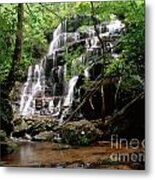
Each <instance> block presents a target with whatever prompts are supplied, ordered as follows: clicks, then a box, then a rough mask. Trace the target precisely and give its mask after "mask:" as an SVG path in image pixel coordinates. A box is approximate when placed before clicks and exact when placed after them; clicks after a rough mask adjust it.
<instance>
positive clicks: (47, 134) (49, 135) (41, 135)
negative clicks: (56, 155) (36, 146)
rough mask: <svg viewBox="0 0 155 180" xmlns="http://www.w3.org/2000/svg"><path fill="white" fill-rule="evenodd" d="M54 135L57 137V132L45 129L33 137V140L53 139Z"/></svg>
mask: <svg viewBox="0 0 155 180" xmlns="http://www.w3.org/2000/svg"><path fill="white" fill-rule="evenodd" d="M54 137H55V133H53V132H52V131H50V132H48V131H44V132H40V133H39V134H37V135H35V136H34V137H33V140H34V141H53V139H54Z"/></svg>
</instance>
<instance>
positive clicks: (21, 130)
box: [12, 117, 58, 139]
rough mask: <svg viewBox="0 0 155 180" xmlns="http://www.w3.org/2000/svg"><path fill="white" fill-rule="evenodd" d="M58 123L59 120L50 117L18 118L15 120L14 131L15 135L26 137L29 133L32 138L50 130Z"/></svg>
mask: <svg viewBox="0 0 155 180" xmlns="http://www.w3.org/2000/svg"><path fill="white" fill-rule="evenodd" d="M57 125H58V122H57V121H53V120H52V119H51V118H49V117H45V118H43V117H41V118H39V117H33V118H29V119H23V118H20V117H18V118H16V119H14V120H13V126H14V131H13V133H12V136H13V137H17V138H18V137H23V138H24V137H25V134H29V135H30V136H31V137H32V139H33V137H35V136H36V135H38V134H40V133H42V132H46V131H47V132H50V131H51V130H53V129H54V127H55V126H57Z"/></svg>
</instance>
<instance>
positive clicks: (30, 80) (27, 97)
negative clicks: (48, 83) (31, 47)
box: [20, 62, 45, 116]
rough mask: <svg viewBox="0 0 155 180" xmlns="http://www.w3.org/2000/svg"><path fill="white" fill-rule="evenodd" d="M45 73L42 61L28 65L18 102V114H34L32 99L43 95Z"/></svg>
mask: <svg viewBox="0 0 155 180" xmlns="http://www.w3.org/2000/svg"><path fill="white" fill-rule="evenodd" d="M44 93H45V75H44V69H43V67H42V62H41V63H40V64H36V65H35V66H34V67H33V66H29V69H28V77H27V81H26V83H25V84H24V87H23V92H22V95H21V102H20V114H21V115H23V116H28V115H33V114H34V111H35V109H34V105H33V100H34V98H35V97H37V96H38V95H39V96H44Z"/></svg>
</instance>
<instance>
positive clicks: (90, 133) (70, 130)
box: [60, 120, 103, 145]
mask: <svg viewBox="0 0 155 180" xmlns="http://www.w3.org/2000/svg"><path fill="white" fill-rule="evenodd" d="M102 135H103V133H102V131H101V130H99V129H97V128H96V127H95V126H94V125H93V124H92V123H91V122H89V121H87V120H80V121H73V122H68V123H66V124H64V125H63V126H62V129H61V135H60V136H61V138H62V142H64V143H67V144H71V145H89V144H91V143H93V142H95V141H97V140H98V139H100V138H101V137H102Z"/></svg>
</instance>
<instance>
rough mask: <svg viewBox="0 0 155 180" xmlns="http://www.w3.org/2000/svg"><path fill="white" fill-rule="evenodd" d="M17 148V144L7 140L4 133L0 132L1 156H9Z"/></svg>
mask: <svg viewBox="0 0 155 180" xmlns="http://www.w3.org/2000/svg"><path fill="white" fill-rule="evenodd" d="M16 148H17V144H16V143H14V142H13V141H12V140H11V139H9V138H8V137H7V135H6V133H5V131H3V130H0V151H1V155H4V154H9V153H12V152H13V151H15V150H16Z"/></svg>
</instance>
